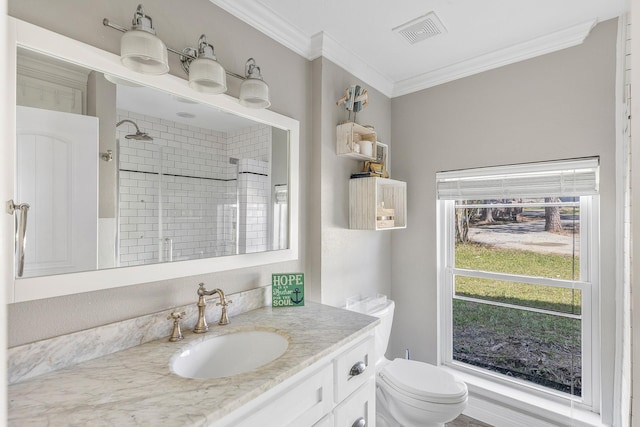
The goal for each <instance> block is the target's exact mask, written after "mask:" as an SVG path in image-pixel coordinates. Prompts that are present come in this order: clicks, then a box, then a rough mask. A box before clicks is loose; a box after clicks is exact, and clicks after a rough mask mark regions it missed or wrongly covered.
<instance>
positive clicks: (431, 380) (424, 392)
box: [379, 359, 468, 406]
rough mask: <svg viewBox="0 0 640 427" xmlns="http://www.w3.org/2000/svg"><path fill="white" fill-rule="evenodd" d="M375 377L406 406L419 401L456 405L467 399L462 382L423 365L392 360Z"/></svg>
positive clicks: (432, 367) (464, 385)
mask: <svg viewBox="0 0 640 427" xmlns="http://www.w3.org/2000/svg"><path fill="white" fill-rule="evenodd" d="M379 377H380V380H381V381H383V382H384V384H385V385H387V386H388V387H389V388H390V389H392V390H393V391H395V392H397V393H398V394H399V395H398V397H399V398H401V400H404V401H406V403H409V401H412V402H411V404H412V406H416V405H419V404H420V403H421V402H424V403H440V404H457V403H463V402H465V401H466V400H467V394H468V392H467V386H466V384H465V383H463V382H462V381H459V380H458V379H456V378H455V377H454V376H453V375H451V374H450V373H448V372H446V371H444V370H442V369H440V368H438V367H436V366H433V365H429V364H427V363H423V362H418V361H414V360H406V359H395V360H394V361H393V362H391V363H388V364H387V365H385V366H384V367H383V368H382V370H381V371H380V373H379ZM389 391H391V390H389ZM394 394H395V393H394ZM407 398H408V399H409V401H407Z"/></svg>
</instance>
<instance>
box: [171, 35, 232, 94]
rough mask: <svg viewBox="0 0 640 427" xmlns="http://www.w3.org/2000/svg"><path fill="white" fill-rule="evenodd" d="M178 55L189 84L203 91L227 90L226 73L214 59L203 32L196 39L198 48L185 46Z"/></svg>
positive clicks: (217, 91)
mask: <svg viewBox="0 0 640 427" xmlns="http://www.w3.org/2000/svg"><path fill="white" fill-rule="evenodd" d="M182 53H183V55H180V62H181V63H182V69H183V70H184V71H185V72H186V73H187V74H188V75H189V86H190V87H191V88H192V89H195V90H197V91H199V92H204V93H212V94H218V93H224V92H226V91H227V75H226V72H225V70H224V68H223V67H222V65H220V63H219V62H218V61H216V56H215V55H214V53H213V46H212V45H211V44H209V43H207V38H206V36H205V35H204V34H203V35H201V36H200V38H199V39H198V48H197V49H195V48H193V47H185V48H184V49H183V51H182Z"/></svg>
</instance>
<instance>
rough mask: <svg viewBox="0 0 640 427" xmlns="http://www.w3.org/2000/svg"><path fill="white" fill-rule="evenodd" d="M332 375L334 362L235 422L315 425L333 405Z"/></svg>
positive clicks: (250, 426) (240, 425)
mask: <svg viewBox="0 0 640 427" xmlns="http://www.w3.org/2000/svg"><path fill="white" fill-rule="evenodd" d="M332 380H333V378H332V375H331V365H330V364H329V365H326V366H325V367H324V368H322V369H321V370H320V371H318V372H317V373H315V374H313V375H311V376H310V377H308V378H305V379H303V380H302V381H300V382H299V383H297V384H295V385H294V386H292V387H291V388H289V389H287V390H285V391H284V392H283V393H281V394H280V395H279V396H278V398H277V399H274V400H272V401H270V402H268V404H267V406H265V407H262V408H260V409H258V410H256V411H254V412H252V413H251V414H250V415H248V416H247V417H246V418H244V419H242V420H239V421H238V422H237V423H234V424H233V425H234V427H255V426H273V427H283V426H291V427H294V426H295V427H300V426H312V425H313V424H314V423H315V422H317V421H319V420H320V419H321V418H322V417H323V416H324V415H325V414H327V413H329V412H331V409H332V408H333V400H332V395H333V382H332Z"/></svg>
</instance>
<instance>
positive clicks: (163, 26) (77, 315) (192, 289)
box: [7, 0, 312, 346]
mask: <svg viewBox="0 0 640 427" xmlns="http://www.w3.org/2000/svg"><path fill="white" fill-rule="evenodd" d="M138 3H139V2H138V1H132V0H113V1H97V0H93V1H74V0H56V1H55V4H54V3H52V2H50V1H47V0H11V1H9V11H8V12H9V15H11V16H14V17H16V18H19V19H22V20H24V21H28V22H32V23H34V24H37V25H39V26H42V27H44V28H47V29H50V30H52V31H55V32H58V33H61V34H64V35H66V36H69V37H71V38H74V39H78V40H81V41H83V42H85V43H88V44H90V45H94V46H97V47H99V48H102V49H104V50H107V51H109V52H113V53H116V54H117V53H119V50H120V45H119V43H120V33H118V32H117V31H115V30H112V29H109V28H107V27H104V26H103V25H102V19H103V18H105V17H106V18H109V19H110V20H112V21H113V22H115V23H118V24H120V25H123V26H128V25H129V23H130V22H131V18H132V16H133V12H134V11H135V9H136V7H137V5H138ZM144 6H145V12H146V13H148V14H149V15H150V16H151V17H152V18H153V22H154V25H155V27H156V31H157V34H158V36H159V37H160V38H162V39H163V40H164V41H165V43H166V44H167V45H168V46H170V47H172V48H174V49H182V48H184V47H186V46H194V45H195V44H197V41H198V37H199V36H200V34H202V33H203V32H204V33H206V35H207V39H208V41H209V42H210V43H212V44H213V45H214V46H215V49H216V55H217V57H218V60H219V61H220V62H221V63H222V64H223V65H224V66H225V67H226V68H227V69H229V70H230V71H234V72H237V73H243V70H244V63H245V61H246V60H247V58H249V57H254V58H255V59H256V61H258V63H259V64H260V67H261V69H262V72H263V76H264V78H265V80H266V81H267V82H268V83H269V86H270V88H271V95H272V106H271V110H273V111H277V112H279V113H282V114H284V115H286V116H289V117H293V118H295V119H297V120H299V121H300V132H301V138H300V164H301V170H302V171H303V173H302V174H301V182H300V187H301V201H300V213H301V217H302V218H305V216H306V215H307V214H308V209H307V206H309V205H310V203H311V202H310V198H309V195H308V194H309V191H308V185H309V179H308V176H307V174H306V173H304V172H305V171H306V170H307V166H308V165H309V163H310V160H309V155H310V151H309V146H310V135H311V127H310V123H311V116H310V114H311V104H310V98H311V97H310V93H311V63H310V62H309V61H308V60H306V59H305V58H302V57H300V56H299V55H297V54H295V53H293V52H291V51H290V50H288V49H286V48H285V47H283V46H281V45H280V44H278V43H276V42H275V41H273V40H271V39H270V38H268V37H266V36H264V35H263V34H262V33H260V32H258V31H257V30H255V29H253V28H251V27H250V26H248V25H247V24H245V23H244V22H242V21H240V20H238V19H236V18H234V17H233V16H231V15H229V14H228V13H226V12H224V11H223V10H221V9H219V8H218V7H217V6H215V5H213V4H212V3H211V2H209V1H207V0H192V1H189V2H179V1H174V0H157V1H153V2H150V3H146V4H145V5H144ZM169 61H170V64H169V65H170V67H171V73H174V74H176V75H179V76H181V77H183V78H184V77H186V76H185V75H184V73H183V72H182V69H181V67H180V64H179V61H178V57H177V55H173V54H170V56H169ZM228 84H229V91H228V93H229V94H230V95H233V96H238V90H239V81H238V80H237V79H234V78H229V79H228ZM306 235H307V231H306V227H305V221H301V226H300V242H301V248H300V261H295V262H288V263H279V264H272V265H267V266H264V267H257V268H249V269H243V270H237V271H229V272H224V273H219V274H207V275H202V276H198V277H188V278H184V279H179V280H171V281H163V282H156V283H147V284H143V285H138V286H129V287H124V288H118V289H114V290H105V291H99V292H91V293H85V294H78V295H72V296H67V297H59V298H52V299H46V300H40V301H33V302H26V303H19V304H12V305H10V306H9V310H8V311H9V334H8V340H9V346H15V345H18V344H22V343H26V342H31V341H35V340H38V339H43V338H47V337H52V336H56V335H60V334H64V333H69V332H73V331H78V330H82V329H86V328H91V327H94V326H97V325H103V324H106V323H110V322H114V321H118V320H122V319H126V318H131V317H135V316H139V315H142V314H145V313H151V312H156V311H159V310H164V309H168V308H171V307H174V306H177V305H183V304H188V303H190V302H194V303H195V302H196V289H197V284H198V283H199V282H200V281H203V282H205V283H206V284H207V286H209V287H220V288H222V289H224V290H225V291H226V292H227V293H234V292H239V291H242V290H246V289H251V288H255V287H259V286H265V285H268V284H269V283H270V281H271V273H272V272H282V271H304V270H305V267H306V266H305V261H304V260H305V259H306V256H305V254H306V252H307V251H308V247H309V245H310V244H312V242H310V241H309V239H307V238H306ZM7 286H8V284H7Z"/></svg>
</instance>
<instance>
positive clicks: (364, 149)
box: [360, 141, 373, 157]
mask: <svg viewBox="0 0 640 427" xmlns="http://www.w3.org/2000/svg"><path fill="white" fill-rule="evenodd" d="M360 153H362V154H364V155H365V156H369V157H371V156H373V142H371V141H360Z"/></svg>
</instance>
